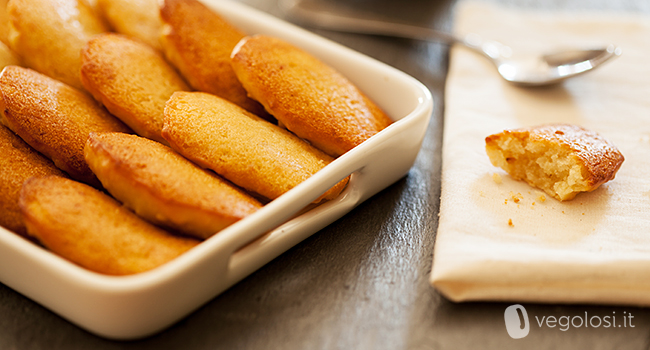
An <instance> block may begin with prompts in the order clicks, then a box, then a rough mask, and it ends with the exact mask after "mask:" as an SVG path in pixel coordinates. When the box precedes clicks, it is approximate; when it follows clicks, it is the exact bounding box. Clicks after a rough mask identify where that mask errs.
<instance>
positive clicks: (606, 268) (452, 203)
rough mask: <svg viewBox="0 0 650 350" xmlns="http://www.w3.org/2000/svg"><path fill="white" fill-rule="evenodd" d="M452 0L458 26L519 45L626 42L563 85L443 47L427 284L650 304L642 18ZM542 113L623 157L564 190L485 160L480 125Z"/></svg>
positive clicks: (481, 295) (498, 295)
mask: <svg viewBox="0 0 650 350" xmlns="http://www.w3.org/2000/svg"><path fill="white" fill-rule="evenodd" d="M457 10H458V12H457V18H456V21H455V26H456V28H455V31H456V32H457V33H458V34H464V33H469V32H474V33H480V34H481V36H482V37H484V38H490V39H494V40H498V41H501V42H503V43H506V44H509V45H510V46H512V47H513V49H516V50H518V51H519V50H524V51H526V50H544V49H549V48H555V47H558V46H559V47H562V46H573V45H590V44H607V43H614V44H616V45H619V46H621V47H622V49H623V55H622V56H621V57H619V58H618V59H616V60H614V61H612V62H609V63H608V64H606V65H604V66H603V67H601V68H599V69H597V70H595V71H594V72H591V73H588V74H587V75H584V76H581V77H578V78H575V79H573V80H569V81H566V82H565V83H563V84H562V85H559V86H554V87H550V88H536V89H526V88H518V87H515V86H512V85H509V84H508V83H505V82H504V81H503V80H501V78H500V77H498V75H497V72H496V70H495V68H494V67H493V66H491V64H490V63H489V62H488V61H487V60H485V59H483V58H482V57H480V56H479V55H477V54H475V53H472V52H470V51H468V50H466V49H464V48H461V47H454V48H453V49H452V52H451V61H450V68H449V76H448V80H447V88H446V89H447V90H446V105H445V108H446V111H445V124H444V141H443V169H442V195H441V204H440V223H439V229H438V233H437V238H436V245H435V253H434V261H433V270H432V274H431V283H432V285H433V286H434V287H435V288H437V289H438V290H439V291H440V292H441V293H442V294H443V295H445V296H446V297H447V298H449V299H451V300H454V301H469V300H502V301H527V302H554V303H564V302H567V303H569V302H585V303H606V304H630V305H650V64H649V63H648V62H649V59H650V18H648V17H643V16H640V15H633V14H623V13H616V14H612V13H607V14H606V15H605V14H604V13H603V14H598V13H589V14H585V13H547V12H532V11H524V10H521V9H519V10H515V9H506V8H499V7H495V5H487V4H479V3H462V4H461V5H460V6H459V8H458V9H457ZM549 122H568V123H574V124H578V125H582V126H584V127H586V128H588V129H591V130H594V131H596V132H598V133H600V134H601V135H603V136H605V137H606V138H608V139H609V140H610V141H612V142H613V143H614V144H615V145H617V146H618V148H619V149H620V150H621V152H622V153H623V155H624V156H625V158H626V160H625V162H624V163H623V165H622V167H621V169H620V170H619V172H618V174H617V175H616V179H615V180H613V181H611V182H609V183H607V184H605V185H603V186H601V187H600V188H599V189H597V190H596V191H594V192H591V193H583V194H579V195H578V196H577V197H576V198H575V199H574V200H572V201H567V202H559V201H557V200H555V199H553V198H552V197H550V196H548V195H546V196H545V197H546V200H545V201H541V200H540V198H539V197H540V194H541V193H542V192H540V191H538V190H535V189H534V188H532V187H530V186H528V185H527V184H525V183H523V182H518V181H514V180H513V179H512V178H510V177H509V176H508V175H507V174H506V173H505V172H503V171H502V170H500V169H498V168H496V167H493V166H492V165H491V164H490V161H489V159H488V157H487V155H486V153H485V137H486V136H488V135H490V134H492V133H496V132H500V131H502V130H503V129H510V128H517V127H522V126H531V125H538V124H543V123H549ZM494 173H496V174H499V176H500V178H501V180H502V182H501V183H497V182H498V181H494V179H493V174H494ZM511 192H512V194H511ZM513 194H514V197H521V198H520V199H519V201H518V202H515V201H514V199H513ZM518 194H520V196H519V195H518ZM509 220H511V221H512V226H511V225H509Z"/></svg>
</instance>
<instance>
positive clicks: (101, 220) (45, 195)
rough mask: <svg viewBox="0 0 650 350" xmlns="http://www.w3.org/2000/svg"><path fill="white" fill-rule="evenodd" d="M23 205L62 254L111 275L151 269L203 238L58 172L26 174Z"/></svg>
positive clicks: (45, 240) (28, 219) (31, 222)
mask: <svg viewBox="0 0 650 350" xmlns="http://www.w3.org/2000/svg"><path fill="white" fill-rule="evenodd" d="M20 208H21V211H22V213H23V216H24V218H25V224H26V226H27V232H28V233H29V235H31V236H33V237H35V238H36V239H38V240H39V241H40V242H41V243H42V244H43V245H44V246H45V247H47V248H48V249H50V250H51V251H52V252H54V253H56V254H57V255H59V256H61V257H63V258H65V259H68V260H70V261H72V262H74V263H76V264H78V265H80V266H83V267H85V268H87V269H89V270H92V271H96V272H100V273H104V274H109V275H128V274H134V273H138V272H143V271H147V270H151V269H153V268H155V267H157V266H160V265H162V264H164V263H166V262H168V261H170V260H172V259H174V258H176V257H177V256H179V255H180V254H182V253H184V252H185V251H187V250H189V249H190V248H192V247H194V246H196V245H197V244H198V243H199V241H198V240H195V239H191V238H185V237H178V236H174V235H172V234H170V233H168V232H166V231H164V230H162V229H160V228H158V227H156V226H154V225H152V224H150V223H148V222H146V221H144V220H142V219H140V218H139V217H138V216H136V215H135V214H133V213H132V212H131V211H129V210H128V209H126V208H125V207H123V206H121V205H120V203H118V202H117V201H116V200H114V199H113V198H111V197H109V196H108V195H106V194H104V193H102V192H99V191H97V190H96V189H94V188H92V187H90V186H87V185H84V184H82V183H80V182H76V181H73V180H69V179H65V178H62V177H58V176H47V177H40V178H30V179H29V180H27V181H26V182H25V185H24V186H23V189H22V190H21V193H20Z"/></svg>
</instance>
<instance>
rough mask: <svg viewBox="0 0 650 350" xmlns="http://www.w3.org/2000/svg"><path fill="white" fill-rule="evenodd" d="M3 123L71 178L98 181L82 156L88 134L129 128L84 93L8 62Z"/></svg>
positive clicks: (2, 88)
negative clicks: (10, 64) (9, 64)
mask: <svg viewBox="0 0 650 350" xmlns="http://www.w3.org/2000/svg"><path fill="white" fill-rule="evenodd" d="M0 113H1V116H2V118H1V120H0V121H2V123H3V124H4V125H6V126H8V127H9V129H11V130H13V132H15V133H16V134H18V136H20V137H21V138H22V139H23V140H25V142H27V143H28V144H29V145H30V146H32V147H34V148H35V149H36V150H37V151H39V152H41V153H43V154H44V155H45V156H47V157H48V158H50V159H52V161H54V164H55V165H56V166H57V167H59V168H60V169H62V170H63V171H65V172H66V173H68V174H69V175H70V176H71V177H73V178H75V179H78V180H80V181H83V182H86V183H88V184H91V185H94V186H96V185H99V181H98V180H97V178H96V177H95V175H94V174H93V173H92V171H91V170H90V168H89V167H88V165H87V164H86V161H85V160H84V155H83V150H84V146H85V145H86V140H87V139H88V135H89V134H90V133H91V132H93V131H95V132H101V131H117V132H131V130H130V129H129V128H128V127H127V126H125V125H124V124H122V122H120V121H119V120H118V119H117V118H115V117H113V116H112V115H110V114H109V113H108V112H106V110H104V109H103V108H102V107H100V106H99V105H98V104H97V102H95V100H93V99H92V97H90V96H89V95H87V94H86V93H83V92H81V91H79V90H77V89H74V88H72V87H70V86H68V85H66V84H63V83H61V82H59V81H56V80H54V79H52V78H49V77H46V76H45V75H43V74H40V73H37V72H35V71H33V70H31V69H28V68H22V67H16V66H8V67H5V69H4V70H3V71H2V73H1V74H0Z"/></svg>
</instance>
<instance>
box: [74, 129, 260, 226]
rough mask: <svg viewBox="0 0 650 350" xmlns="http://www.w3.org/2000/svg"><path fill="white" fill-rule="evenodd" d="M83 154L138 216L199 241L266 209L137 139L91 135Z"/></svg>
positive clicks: (158, 147) (177, 157)
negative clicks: (259, 210)
mask: <svg viewBox="0 0 650 350" xmlns="http://www.w3.org/2000/svg"><path fill="white" fill-rule="evenodd" d="M85 155H86V161H87V162H88V164H89V165H90V168H91V169H92V170H93V171H94V172H95V174H96V175H97V177H98V178H99V180H100V181H101V182H102V184H103V185H104V188H106V189H107V190H108V191H109V192H110V193H111V194H112V195H113V196H114V197H115V198H117V199H118V200H119V201H121V202H122V203H124V205H126V206H127V207H128V208H130V209H132V210H133V211H135V213H136V214H138V215H139V216H140V217H142V218H144V219H146V220H148V221H150V222H153V223H155V224H160V225H164V226H167V227H171V228H174V229H176V230H179V231H182V232H184V233H186V234H189V235H192V236H195V237H198V238H208V237H210V236H212V235H213V234H215V233H216V232H218V231H221V230H222V229H223V228H225V227H227V226H229V225H230V224H232V223H234V222H236V221H238V220H240V219H242V218H244V217H245V216H247V215H249V214H252V213H254V212H255V211H257V210H258V209H259V208H261V207H262V204H261V203H259V202H258V201H257V200H255V199H253V198H252V197H251V196H250V195H248V194H246V193H244V192H243V191H242V190H240V189H238V188H236V187H235V186H233V185H232V184H231V183H229V182H227V181H225V180H223V179H222V178H221V177H219V176H217V175H214V174H210V173H209V172H208V171H206V170H203V169H201V168H199V167H198V166H196V165H195V164H194V163H192V162H190V161H189V160H187V159H186V158H184V157H183V156H181V155H179V154H178V153H176V152H174V151H173V150H172V149H171V148H169V147H167V146H165V145H162V144H160V143H158V142H155V141H152V140H148V139H145V138H142V137H139V136H136V135H128V134H122V133H99V134H94V133H93V134H90V137H89V138H88V142H87V144H86V149H85Z"/></svg>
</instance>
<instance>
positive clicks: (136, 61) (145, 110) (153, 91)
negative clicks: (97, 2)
mask: <svg viewBox="0 0 650 350" xmlns="http://www.w3.org/2000/svg"><path fill="white" fill-rule="evenodd" d="M81 82H82V83H83V85H84V87H85V88H86V90H88V91H89V92H90V93H91V94H92V95H93V96H94V97H95V99H96V100H97V101H99V102H100V103H102V104H103V105H104V106H105V107H106V109H108V110H109V111H110V112H111V113H112V114H113V115H115V116H116V117H118V118H120V120H122V121H123V122H124V123H126V124H127V125H128V126H130V127H131V128H132V129H133V130H134V131H135V132H136V133H137V134H138V135H141V136H144V137H146V138H150V139H152V140H156V141H159V142H163V143H166V141H165V140H164V139H163V138H162V136H161V135H160V132H161V131H162V126H163V110H164V109H165V102H167V100H168V99H169V97H170V96H171V95H172V93H174V92H175V91H179V90H189V87H188V86H187V85H186V84H185V82H184V81H183V79H182V78H181V77H180V75H178V73H177V72H176V70H174V68H172V66H170V65H169V64H168V63H167V61H165V59H164V58H163V57H162V56H161V54H160V53H158V52H157V51H156V50H154V49H152V48H151V47H149V46H147V45H146V44H143V43H141V42H138V41H135V40H132V39H129V38H127V37H125V36H122V35H118V34H113V33H106V34H100V35H98V36H96V37H95V38H93V39H92V40H90V41H89V42H88V44H87V45H86V47H85V48H84V49H83V50H82V52H81Z"/></svg>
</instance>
